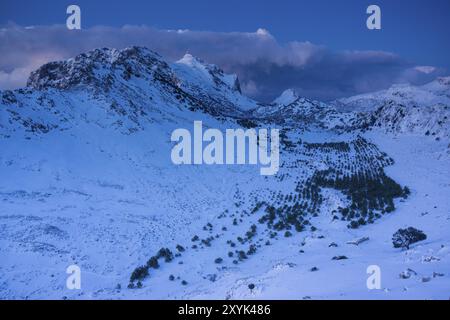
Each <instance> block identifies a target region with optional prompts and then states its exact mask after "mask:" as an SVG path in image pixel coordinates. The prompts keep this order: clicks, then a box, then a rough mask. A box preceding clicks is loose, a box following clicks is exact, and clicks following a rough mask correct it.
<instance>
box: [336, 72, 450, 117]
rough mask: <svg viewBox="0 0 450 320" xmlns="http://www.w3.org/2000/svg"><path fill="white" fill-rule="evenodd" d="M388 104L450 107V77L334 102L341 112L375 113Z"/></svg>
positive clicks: (401, 85) (394, 86) (399, 86)
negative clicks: (421, 84)
mask: <svg viewBox="0 0 450 320" xmlns="http://www.w3.org/2000/svg"><path fill="white" fill-rule="evenodd" d="M386 103H396V104H399V105H404V106H406V107H432V106H434V105H446V106H449V105H450V77H440V78H437V79H436V80H434V81H432V82H430V83H427V84H425V85H423V86H413V85H410V84H396V85H393V86H392V87H391V88H389V89H387V90H382V91H378V92H374V93H366V94H361V95H357V96H353V97H349V98H343V99H339V100H336V101H334V102H332V105H334V106H336V107H337V108H339V110H341V111H359V112H367V111H375V110H376V109H377V108H379V107H380V106H382V105H385V104H386Z"/></svg>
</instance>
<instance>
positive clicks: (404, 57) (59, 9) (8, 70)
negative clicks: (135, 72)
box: [0, 0, 450, 100]
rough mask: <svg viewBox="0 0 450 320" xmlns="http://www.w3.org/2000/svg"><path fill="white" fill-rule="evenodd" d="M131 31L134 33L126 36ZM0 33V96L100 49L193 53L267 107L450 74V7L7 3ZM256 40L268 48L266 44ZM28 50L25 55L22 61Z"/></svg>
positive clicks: (213, 0)
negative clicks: (297, 97) (43, 66)
mask: <svg viewBox="0 0 450 320" xmlns="http://www.w3.org/2000/svg"><path fill="white" fill-rule="evenodd" d="M69 4H77V5H79V6H80V7H81V12H82V28H83V32H84V33H81V34H79V35H77V36H74V35H73V34H71V35H69V36H68V37H69V38H70V39H71V40H70V44H69V45H68V43H67V42H68V40H67V39H66V38H67V36H65V34H66V33H67V30H62V29H63V27H62V26H63V25H64V24H65V20H66V17H67V15H66V12H65V11H66V8H67V6H68V5H69ZM370 4H377V5H379V6H380V7H381V10H382V30H381V31H370V30H368V29H367V28H366V19H367V14H366V8H367V7H368V5H370ZM55 25H60V27H59V29H58V27H56V26H55ZM125 25H129V26H136V29H132V30H128V29H127V30H126V31H125V30H124V28H123V26H125ZM0 26H1V27H3V30H2V31H1V32H0V40H1V41H2V42H3V44H1V43H0V54H2V55H3V54H5V55H6V58H5V61H3V63H0V88H1V87H4V88H8V87H15V86H17V84H20V81H22V82H23V79H21V78H20V77H23V75H24V74H25V73H26V72H28V68H32V67H33V68H34V67H36V66H37V64H38V63H41V62H47V60H51V59H54V58H67V56H71V55H73V54H77V53H79V52H81V51H83V50H88V49H91V48H93V47H95V44H96V43H98V45H99V46H100V45H102V46H103V44H104V45H105V46H117V47H121V46H125V45H130V44H136V45H146V46H149V47H151V48H152V49H155V50H157V51H159V52H160V53H162V54H163V55H164V56H166V57H167V58H169V59H175V58H177V56H178V55H180V54H181V55H182V52H184V51H187V50H189V51H190V52H193V53H194V54H195V55H197V56H199V57H200V58H202V59H204V60H206V61H209V62H212V63H216V64H219V65H220V66H221V67H223V68H224V69H225V70H226V71H227V72H236V73H238V75H239V76H240V78H241V80H242V82H243V86H244V91H245V92H246V93H248V94H249V95H252V96H254V97H257V98H260V99H262V100H268V99H272V98H273V97H274V96H275V95H277V94H278V93H280V92H279V91H282V89H283V88H286V87H293V88H295V89H297V91H300V92H301V93H303V94H306V95H309V96H312V97H315V98H322V99H332V98H336V97H340V96H346V95H350V94H356V93H360V92H366V91H373V90H377V89H382V88H385V87H388V86H389V85H391V84H392V82H412V83H423V82H425V81H427V80H430V79H431V78H432V77H435V76H438V75H446V74H448V70H450V58H449V57H450V1H449V0H428V1H425V0H409V1H406V0H373V1H366V0H342V1H335V0H313V1H302V0H276V1H273V0H259V1H254V0H246V1H245V0H226V1H218V0H192V1H188V0H184V1H179V0H164V1H149V0H147V1H144V0H141V1H139V0H127V1H104V0H77V1H61V0H39V1H30V0H27V1H24V0H13V1H10V0H1V2H0ZM26 26H41V28H40V29H38V30H39V31H36V30H34V31H33V30H29V29H26V28H23V27H26ZM99 26H104V28H103V29H102V30H100V29H99ZM138 26H139V27H140V28H139V27H138ZM179 29H183V30H184V29H188V30H191V31H190V32H188V33H186V34H182V33H179V34H178V35H177V36H174V35H172V34H171V35H167V34H164V33H163V32H162V31H165V30H179ZM258 29H261V30H262V29H264V30H263V32H259V33H256V30H258ZM261 30H260V31H261ZM205 32H207V34H205ZM254 34H256V35H259V36H264V35H268V36H269V37H270V39H268V38H266V39H265V40H264V41H265V42H264V44H261V41H262V40H261V39H259V38H258V39H256V38H255V36H253V35H254ZM2 38H3V39H2ZM119 39H122V40H119ZM131 41H134V42H131ZM39 42H40V44H39ZM74 42H75V43H74ZM217 44H219V45H217ZM45 46H47V47H46V48H45ZM215 46H216V47H215ZM69 48H70V49H69ZM239 48H242V51H243V56H245V58H243V59H242V60H243V61H240V59H239V55H238V54H237V52H238V51H239ZM21 50H22V51H23V50H24V51H25V53H22V54H19V55H18V56H17V55H14V51H16V52H17V51H21ZM227 50H229V51H230V52H232V53H230V55H229V59H227V55H226V54H225V53H224V51H225V52H226V51H227ZM252 50H253V51H252ZM219 51H222V52H219ZM261 51H265V52H267V55H263V54H262V53H261ZM350 52H351V53H350ZM375 52H378V53H380V54H379V55H376V54H375ZM381 52H383V54H381ZM2 55H0V56H2ZM13 56H14V58H13ZM251 56H257V57H258V58H257V59H256V58H255V59H253V60H252V59H250V57H251ZM21 59H22V60H21ZM417 66H419V67H422V66H432V67H434V69H430V68H428V69H423V68H422V69H420V68H419V69H417V70H422V71H423V70H427V72H421V71H417V70H414V67H417ZM430 70H433V71H432V72H431V71H430ZM330 73H332V74H330ZM325 74H328V75H329V76H328V77H327V76H325ZM362 74H364V75H362ZM361 75H362V78H361ZM261 77H270V78H272V80H267V79H265V80H261ZM344 77H350V78H351V80H348V79H343V78H344ZM329 78H332V79H329ZM341 80H342V81H341ZM372 80H373V81H372Z"/></svg>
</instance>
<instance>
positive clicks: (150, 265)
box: [147, 257, 159, 269]
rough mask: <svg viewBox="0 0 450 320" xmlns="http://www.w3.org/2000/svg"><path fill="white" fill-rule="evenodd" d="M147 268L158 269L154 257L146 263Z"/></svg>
mask: <svg viewBox="0 0 450 320" xmlns="http://www.w3.org/2000/svg"><path fill="white" fill-rule="evenodd" d="M147 266H148V267H149V268H153V269H158V268H159V263H158V258H156V257H151V258H150V259H149V260H148V261H147Z"/></svg>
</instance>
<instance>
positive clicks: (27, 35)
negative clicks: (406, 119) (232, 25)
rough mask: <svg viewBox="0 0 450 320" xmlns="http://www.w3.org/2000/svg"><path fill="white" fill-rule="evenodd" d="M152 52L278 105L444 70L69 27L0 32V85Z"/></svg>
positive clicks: (226, 36)
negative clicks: (114, 53)
mask: <svg viewBox="0 0 450 320" xmlns="http://www.w3.org/2000/svg"><path fill="white" fill-rule="evenodd" d="M131 45H140V46H146V47H149V48H150V49H152V50H155V51H157V52H158V53H160V54H161V55H163V56H164V57H166V58H167V59H169V60H176V59H179V58H180V57H181V56H183V54H184V53H186V52H187V51H189V52H190V53H191V54H193V55H195V56H197V57H199V58H201V59H203V60H205V61H207V62H209V63H214V64H217V65H219V66H220V67H222V68H223V69H224V70H225V71H226V72H230V73H237V74H238V75H239V77H240V81H241V83H242V88H243V91H244V93H246V94H248V95H250V96H252V97H254V98H256V99H259V100H262V101H271V100H272V99H273V98H274V97H275V96H277V95H278V94H280V92H282V91H283V90H284V89H286V88H293V89H296V90H297V91H298V92H299V93H300V94H302V95H304V96H307V97H311V98H316V99H321V100H331V99H335V98H338V97H343V96H350V95H354V94H358V93H364V92H368V91H375V90H380V89H384V88H386V87H389V86H390V85H391V84H393V83H398V82H411V83H414V84H418V83H423V82H425V81H428V80H430V79H432V78H435V77H436V76H438V75H442V74H443V70H439V69H436V68H431V67H423V66H422V67H419V68H418V67H417V66H416V65H414V64H413V63H410V62H407V61H405V60H404V59H402V58H401V57H399V56H396V55H394V54H392V53H389V52H381V51H346V52H333V51H331V50H329V49H328V48H326V47H323V46H318V45H315V44H312V43H310V42H298V41H294V42H289V43H287V44H280V43H279V42H278V41H277V40H276V39H275V38H274V37H273V36H272V35H271V34H270V33H269V32H268V31H266V30H264V29H259V30H257V31H256V32H251V33H246V32H232V33H218V32H208V31H189V30H158V29H155V28H151V27H147V26H124V27H121V28H114V27H101V26H99V27H94V28H90V29H85V30H71V31H69V30H67V29H66V27H65V26H39V27H28V28H24V27H20V26H15V25H11V26H8V27H6V28H4V29H0V56H1V57H2V59H1V60H0V88H2V89H10V88H17V87H20V86H23V85H24V84H25V82H26V79H27V77H28V74H29V72H30V71H32V70H33V69H35V68H37V67H39V66H40V65H42V64H43V63H45V62H48V61H52V60H60V59H67V58H70V57H72V56H74V55H76V54H79V53H81V52H85V51H88V50H91V49H94V48H98V47H114V48H118V49H120V48H124V47H128V46H131Z"/></svg>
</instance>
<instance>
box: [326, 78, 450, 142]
mask: <svg viewBox="0 0 450 320" xmlns="http://www.w3.org/2000/svg"><path fill="white" fill-rule="evenodd" d="M332 105H333V106H334V107H335V108H336V109H337V110H339V111H343V114H346V115H347V119H346V122H347V126H348V127H350V128H353V129H354V128H357V127H358V128H362V129H364V130H367V129H371V128H380V129H382V130H384V131H386V132H391V133H400V134H401V133H413V134H417V135H426V136H430V137H433V138H435V139H442V138H444V139H446V140H448V139H449V137H450V122H449V118H450V77H442V78H438V79H436V80H435V81H432V82H430V83H428V84H426V85H423V86H412V85H406V84H405V85H394V86H392V87H391V88H390V89H388V90H385V91H380V92H376V93H372V94H364V95H358V96H355V97H350V98H346V99H341V100H339V101H335V102H334V103H332ZM344 127H345V126H344Z"/></svg>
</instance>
